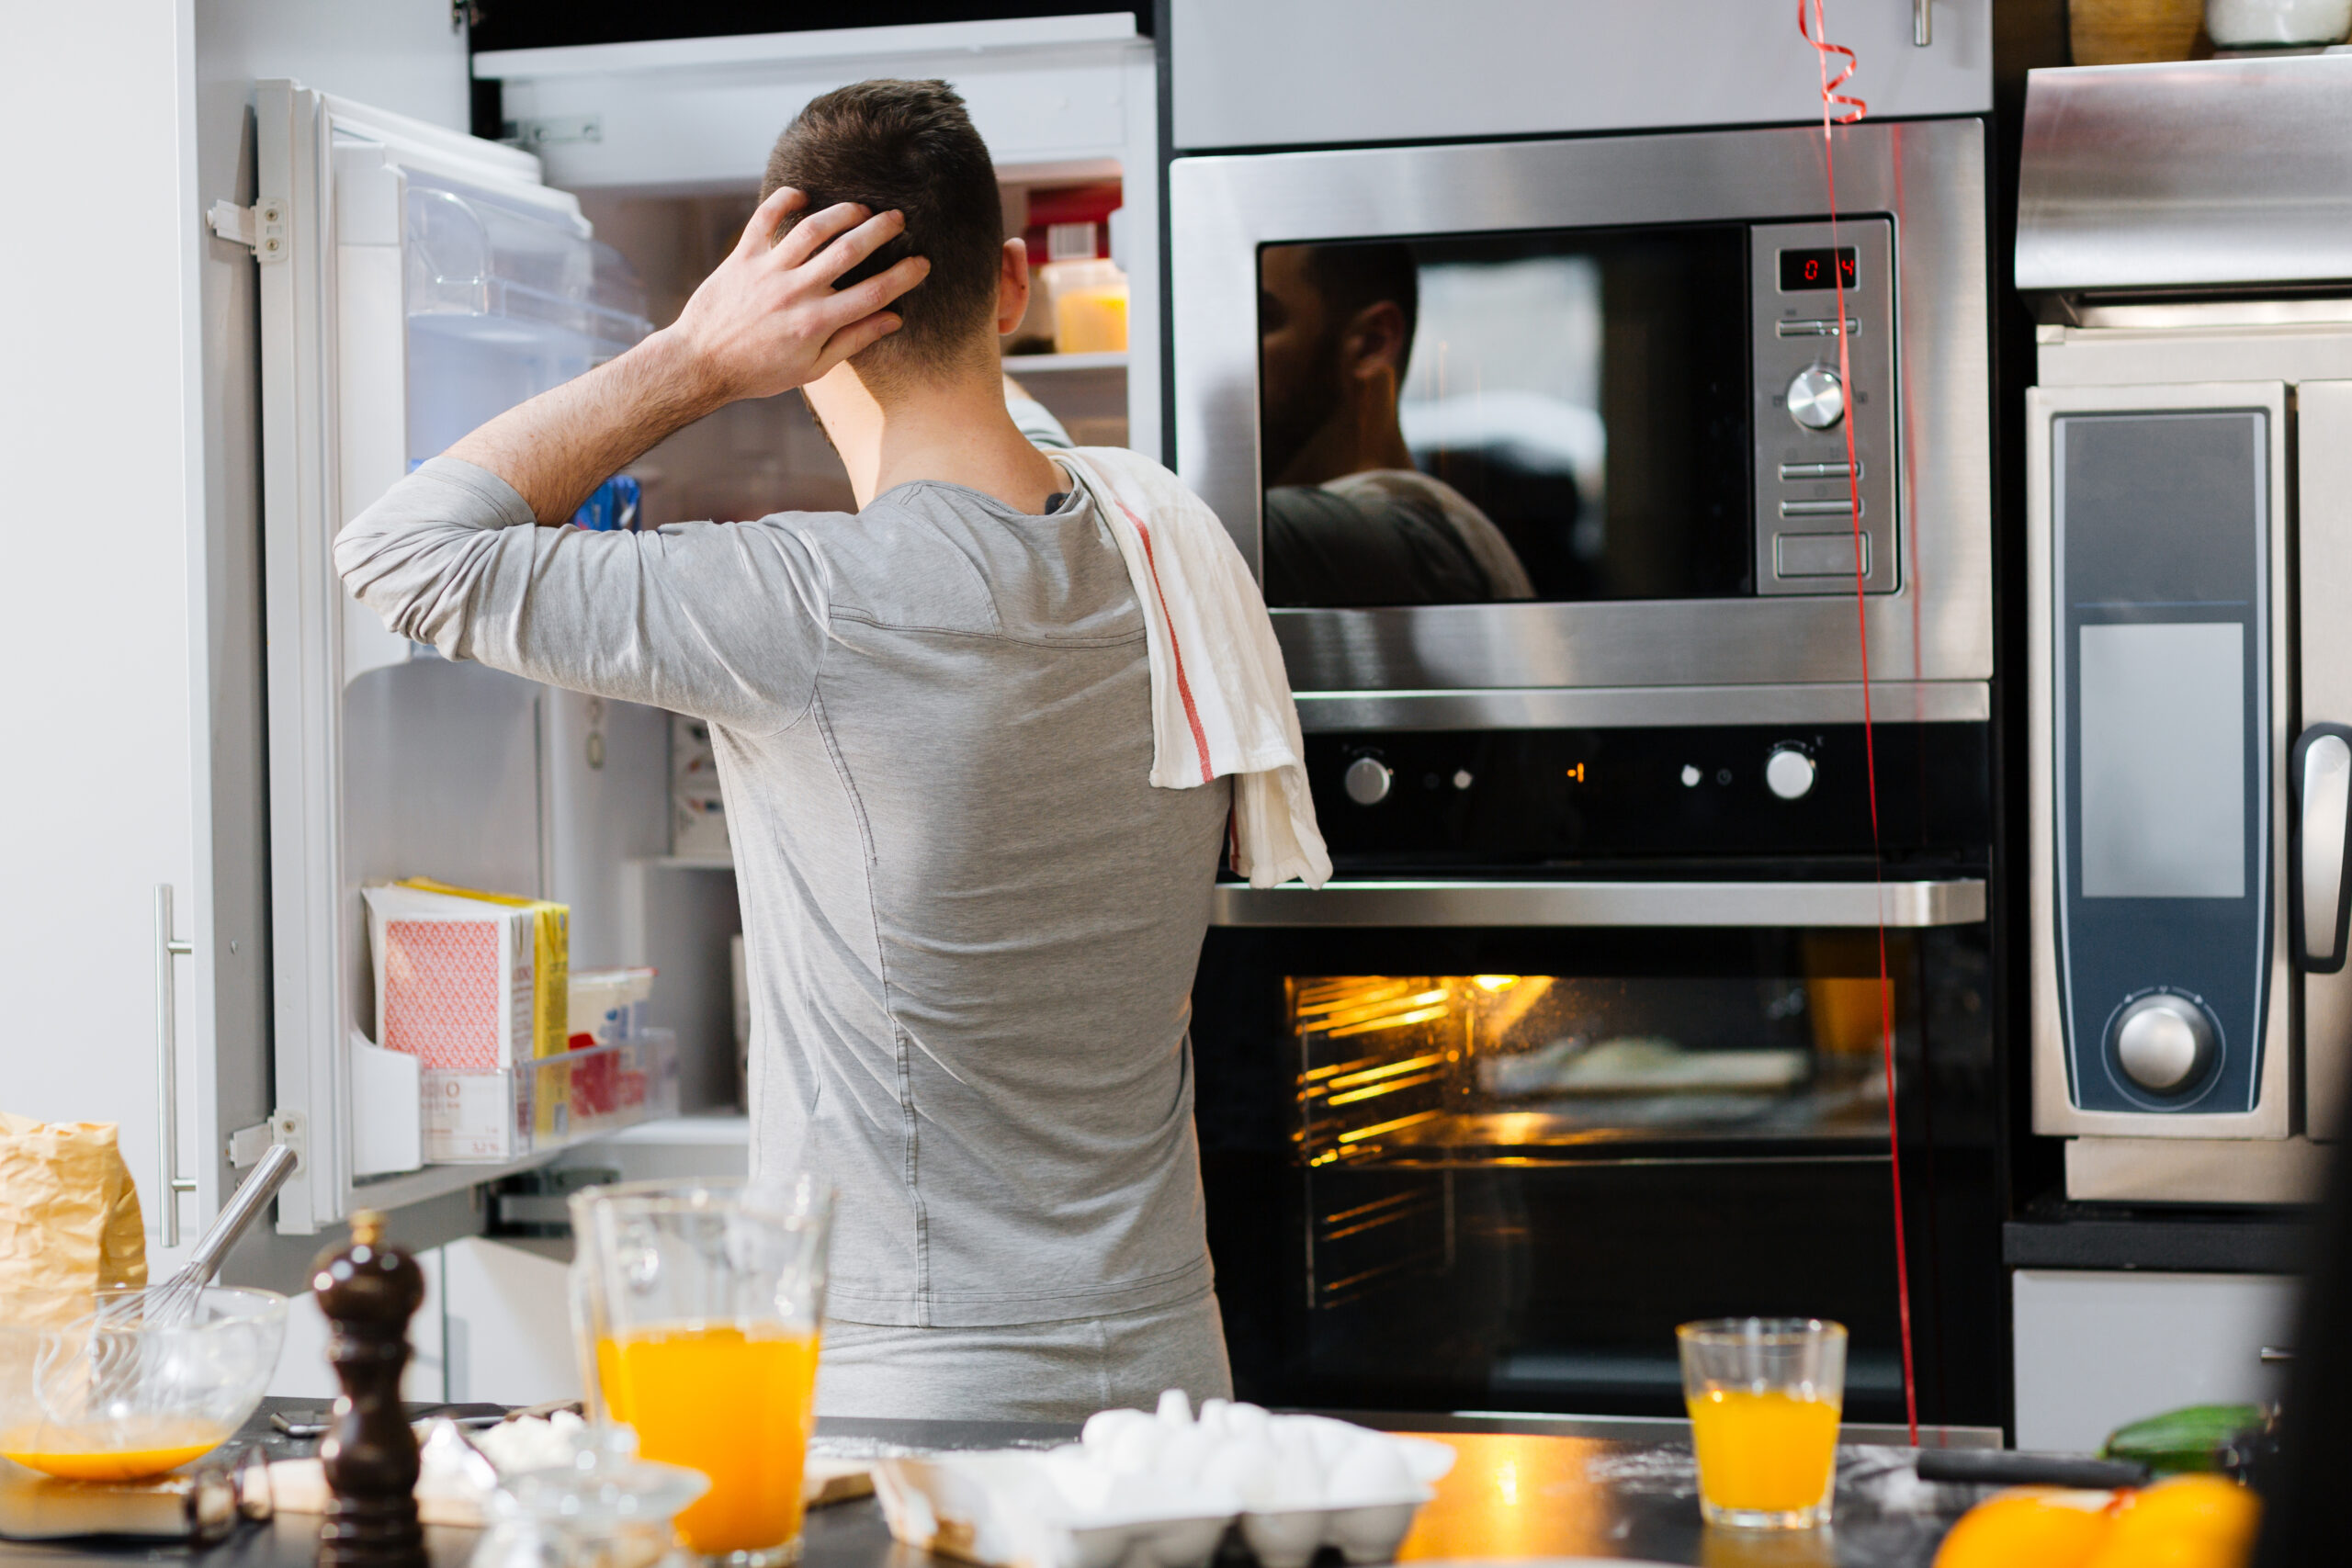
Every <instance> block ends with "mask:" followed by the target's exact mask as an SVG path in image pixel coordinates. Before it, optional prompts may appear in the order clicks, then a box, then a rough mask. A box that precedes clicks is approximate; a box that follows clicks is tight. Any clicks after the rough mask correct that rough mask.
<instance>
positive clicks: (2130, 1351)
mask: <svg viewBox="0 0 2352 1568" xmlns="http://www.w3.org/2000/svg"><path fill="white" fill-rule="evenodd" d="M2011 1285H2012V1290H2013V1292H2014V1294H2013V1305H2014V1313H2015V1315H2014V1322H2015V1324H2016V1333H2017V1339H2016V1372H2017V1446H2018V1448H2021V1449H2042V1450H2063V1451H2068V1452H2079V1453H2087V1452H2092V1451H2095V1450H2097V1449H2098V1446H2099V1444H2100V1443H2101V1442H2102V1441H2103V1440H2105V1438H2106V1437H2107V1435H2108V1434H2109V1432H2111V1431H2113V1430H2115V1428H2116V1427H2120V1426H2122V1425H2123V1424H2124V1423H2125V1422H2127V1421H2136V1420H2138V1419H2139V1418H2140V1417H2142V1416H2154V1415H2156V1414H2157V1413H2159V1412H2161V1411H2165V1410H2172V1409H2176V1408H2177V1407H2179V1406H2181V1405H2184V1404H2239V1403H2249V1404H2252V1403H2260V1402H2262V1401H2265V1400H2268V1399H2272V1398H2275V1397H2277V1395H2278V1368H2277V1367H2275V1366H2266V1365H2265V1364H2264V1363H2263V1361H2262V1359H2261V1353H2262V1350H2263V1348H2265V1347H2266V1346H2268V1347H2283V1346H2288V1345H2291V1344H2292V1342H2293V1340H2292V1335H2293V1332H2294V1324H2293V1317H2294V1310H2295V1298H2296V1291H2295V1282H2294V1281H2293V1280H2288V1279H2282V1278H2278V1277H2276V1276H2272V1275H2266V1274H2174V1273H2160V1272H2156V1271H2153V1270H2145V1271H2143V1270H2137V1269H2131V1270H2100V1269H2018V1270H2016V1271H2015V1273H2014V1274H2013V1275H2012V1276H2011Z"/></svg>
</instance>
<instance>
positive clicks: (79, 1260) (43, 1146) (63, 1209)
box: [0, 1111, 147, 1323]
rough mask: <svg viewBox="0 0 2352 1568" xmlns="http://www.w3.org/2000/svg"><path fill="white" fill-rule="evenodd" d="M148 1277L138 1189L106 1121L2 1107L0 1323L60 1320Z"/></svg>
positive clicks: (0, 1141) (74, 1314) (113, 1133)
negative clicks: (100, 1294)
mask: <svg viewBox="0 0 2352 1568" xmlns="http://www.w3.org/2000/svg"><path fill="white" fill-rule="evenodd" d="M146 1283H147V1233H146V1230H145V1228H144V1227H143V1226H142V1225H141V1222H140V1217H139V1190H138V1189H137V1188H136V1187H133V1186H132V1185H131V1184H130V1171H129V1170H127V1169H125V1168H124V1167H123V1163H122V1148H121V1146H120V1145H119V1143H118V1142H117V1141H116V1136H115V1127H114V1123H112V1122H36V1121H34V1120H33V1119H32V1118H31V1117H29V1116H12V1115H10V1114H8V1112H6V1111H0V1323H62V1322H66V1321H69V1320H71V1319H73V1318H75V1317H78V1316H80V1315H81V1314H84V1313H85V1312H87V1311H89V1310H90V1303H89V1293H90V1292H92V1291H99V1290H112V1289H115V1288H117V1287H119V1286H130V1287H132V1288H137V1287H139V1286H143V1285H144V1284H146Z"/></svg>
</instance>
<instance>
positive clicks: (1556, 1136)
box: [1193, 722, 2007, 1425]
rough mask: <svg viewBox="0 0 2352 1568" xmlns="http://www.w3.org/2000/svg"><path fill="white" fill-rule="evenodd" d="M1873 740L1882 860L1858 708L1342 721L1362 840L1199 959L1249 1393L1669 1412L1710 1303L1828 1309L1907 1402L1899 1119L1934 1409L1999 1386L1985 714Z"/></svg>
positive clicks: (1227, 1263) (1346, 778)
mask: <svg viewBox="0 0 2352 1568" xmlns="http://www.w3.org/2000/svg"><path fill="white" fill-rule="evenodd" d="M1875 741H1876V750H1877V753H1878V764H1879V769H1880V779H1881V802H1880V805H1881V812H1880V827H1881V834H1882V840H1883V874H1882V871H1881V870H1880V869H1874V864H1875V863H1874V862H1873V858H1872V854H1871V829H1870V818H1869V814H1868V809H1867V805H1866V802H1865V801H1864V799H1863V784H1862V783H1861V780H1862V778H1863V776H1864V766H1863V758H1862V754H1861V752H1862V745H1863V739H1862V736H1861V734H1860V727H1858V726H1849V725H1815V726H1804V725H1785V724H1769V723H1768V724H1757V725H1743V726H1728V727H1708V728H1686V727H1673V726H1667V727H1638V726H1630V727H1615V728H1450V729H1439V728H1430V729H1418V730H1407V729H1397V728H1383V729H1374V730H1360V731H1348V732H1318V733H1316V734H1312V735H1310V736H1309V737H1308V738H1307V750H1308V758H1307V762H1308V772H1309V774H1310V777H1311V779H1312V781H1313V784H1314V788H1315V794H1316V798H1317V811H1318V813H1319V815H1320V818H1321V821H1322V825H1323V829H1324V832H1325V834H1326V836H1327V837H1328V839H1329V841H1330V844H1331V848H1332V853H1333V860H1334V863H1335V865H1336V866H1337V868H1338V874H1337V875H1336V876H1335V877H1334V879H1333V881H1332V883H1331V884H1330V885H1329V886H1327V887H1325V888H1323V889H1321V890H1317V891H1310V890H1308V889H1306V888H1304V887H1301V886H1295V885H1293V886H1283V887H1276V888H1264V889H1253V888H1250V887H1249V886H1244V885H1240V884H1231V883H1228V884H1224V885H1221V886H1219V888H1218V890H1217V903H1216V917H1215V923H1214V924H1213V926H1212V928H1211V930H1210V931H1209V935H1208V940H1207V942H1206V944H1205V947H1204V953H1203V958H1202V964H1201V970H1200V976H1199V978H1198V981H1197V983H1196V985H1195V987H1194V993H1193V1007H1194V1017H1193V1050H1194V1054H1195V1061H1196V1064H1197V1067H1198V1092H1197V1099H1196V1108H1197V1109H1196V1114H1197V1120H1198V1124H1199V1129H1200V1134H1201V1140H1202V1163H1203V1170H1204V1180H1205V1183H1206V1190H1207V1206H1208V1218H1209V1225H1210V1235H1211V1247H1212V1249H1213V1251H1214V1253H1215V1259H1216V1278H1217V1290H1218V1294H1219V1298H1220V1300H1221V1302H1222V1303H1223V1307H1224V1312H1225V1318H1226V1325H1227V1340H1228V1345H1229V1347H1230V1348H1231V1352H1232V1355H1233V1360H1234V1369H1235V1377H1236V1381H1237V1384H1238V1387H1239V1388H1240V1389H1241V1391H1242V1392H1243V1393H1245V1394H1246V1395H1248V1396H1250V1397H1255V1398H1258V1399H1261V1400H1266V1401H1270V1402H1276V1403H1290V1404H1317V1405H1324V1406H1330V1405H1343V1406H1354V1407H1356V1408H1383V1407H1385V1408H1398V1409H1417V1408H1418V1409H1431V1408H1435V1409H1452V1410H1463V1409H1513V1410H1554V1411H1561V1410H1567V1411H1605V1412H1616V1413H1624V1414H1657V1415H1664V1414H1672V1413H1676V1412H1679V1409H1680V1398H1681V1394H1680V1383H1679V1373H1678V1371H1677V1369H1676V1359H1675V1348H1674V1333H1673V1330H1674V1325H1676V1324H1677V1323H1679V1322H1682V1321H1686V1320H1688V1319H1691V1318H1694V1317H1702V1316H1709V1315H1720V1314H1747V1313H1762V1314H1812V1315H1820V1316H1825V1317H1831V1318H1835V1319H1837V1320H1838V1321H1840V1322H1843V1323H1845V1324H1846V1325H1848V1326H1849V1329H1850V1330H1851V1331H1852V1334H1853V1353H1852V1357H1851V1359H1850V1362H1849V1368H1850V1370H1849V1374H1848V1404H1847V1407H1846V1408H1847V1410H1848V1413H1849V1416H1853V1417H1854V1418H1857V1419H1900V1418H1901V1416H1902V1415H1903V1409H1904V1401H1903V1372H1902V1342H1901V1325H1900V1322H1899V1317H1898V1291H1897V1287H1896V1281H1897V1269H1896V1265H1895V1226H1894V1214H1895V1210H1894V1191H1895V1184H1894V1171H1893V1168H1892V1163H1893V1159H1892V1156H1894V1153H1895V1152H1896V1151H1897V1150H1899V1151H1900V1153H1901V1156H1902V1157H1903V1162H1904V1182H1903V1192H1904V1214H1905V1222H1906V1227H1907V1240H1908V1244H1909V1276H1908V1278H1909V1285H1910V1300H1911V1305H1912V1312H1913V1338H1914V1347H1915V1352H1916V1360H1917V1388H1918V1392H1919V1394H1920V1414H1921V1417H1922V1419H1925V1420H1928V1421H1934V1422H1961V1423H1971V1422H1974V1423H1986V1424H1996V1425H1997V1424H1998V1423H1999V1422H2000V1421H2001V1420H2002V1418H2003V1413H2002V1397H2001V1394H2002V1390H2003V1388H2004V1387H2005V1385H2006V1377H2005V1375H2004V1371H2005V1367H2006V1354H2007V1348H2006V1346H2007V1335H2006V1321H2007V1320H2006V1313H2005V1310H2004V1306H2003V1300H2002V1296H2001V1286H2000V1279H2001V1275H2000V1268H1999V1235H1998V1229H1999V1226H1998V1220H1999V1215H2000V1213H2001V1195H2000V1191H1999V1183H1998V1158H1997V1147H1998V1143H1999V1130H1998V1121H1999V1110H1998V1108H1999V1106H2000V1104H2001V1103H2002V1098H2001V1097H2002V1070H2001V1064H2000V1062H1999V1061H1998V1060H1997V1058H1996V1052H1995V1049H1994V1021H1993V1020H1994V1014H1995V1008H1994V1005H1993V991H1992V976H1991V974H1990V970H1989V955H1988V951H1987V942H1988V936H1987V933H1988V930H1989V928H1988V925H1987V922H1986V902H1985V874H1986V869H1987V867H1986V851H1985V846H1986V842H1987V829H1986V821H1987V813H1988V810H1989V807H1988V798H1989V764H1988V758H1987V755H1986V745H1987V733H1986V728H1985V726H1984V725H1982V724H1977V723H1968V722H1960V723H1950V722H1930V723H1901V724H1885V725H1881V726H1880V727H1879V728H1878V729H1877V732H1876V735H1875ZM1800 776H1803V777H1804V778H1806V779H1810V780H1816V781H1818V782H1817V784H1815V787H1813V788H1811V789H1806V790H1798V789H1796V788H1794V784H1795V783H1796V782H1797V780H1798V779H1799V777H1800ZM1882 923H1883V928H1884V936H1885V941H1886V950H1885V957H1886V963H1887V968H1888V973H1889V976H1890V986H1891V990H1890V993H1889V998H1888V1000H1889V1005H1890V1007H1891V1011H1892V1014H1893V1020H1894V1057H1895V1063H1894V1079H1895V1085H1896V1089H1895V1101H1896V1102H1895V1106H1894V1116H1893V1117H1892V1118H1890V1116H1889V1113H1888V1105H1887V1100H1886V1082H1887V1080H1886V1076H1885V1069H1884V1065H1883V1060H1882V1039H1883V1035H1882V1012H1881V993H1880V991H1879V986H1878V975H1879V964H1880V953H1879V942H1880V937H1881V928H1882ZM1891 1122H1892V1124H1893V1127H1894V1134H1893V1136H1892V1138H1891V1135H1890V1123H1891Z"/></svg>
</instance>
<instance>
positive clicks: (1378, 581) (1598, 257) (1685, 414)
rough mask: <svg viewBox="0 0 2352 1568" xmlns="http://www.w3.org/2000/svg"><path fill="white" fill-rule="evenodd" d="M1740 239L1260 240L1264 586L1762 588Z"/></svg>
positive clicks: (1496, 593) (1440, 592) (1442, 593)
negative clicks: (1757, 577)
mask: <svg viewBox="0 0 2352 1568" xmlns="http://www.w3.org/2000/svg"><path fill="white" fill-rule="evenodd" d="M1748 251H1749V246H1748V234H1747V230H1746V229H1744V228H1740V227H1736V226H1705V227H1694V228H1687V229H1670V230H1643V231H1589V230H1580V231H1561V232H1538V233H1532V234H1529V233H1516V234H1507V235H1488V236H1476V237H1459V236H1449V237H1445V238H1440V239H1424V240H1401V241H1388V240H1383V241H1347V242H1336V243H1316V244H1290V245H1272V246H1268V247H1265V248H1264V249H1263V250H1261V253H1260V255H1259V286H1260V287H1259V322H1258V326H1259V375H1260V381H1259V389H1260V398H1259V408H1260V419H1261V428H1260V441H1261V446H1260V457H1261V467H1260V472H1261V480H1262V484H1263V489H1264V510H1263V518H1264V529H1265V533H1264V573H1265V589H1266V597H1267V601H1268V602H1269V603H1270V604H1274V605H1277V606H1291V607H1300V606H1350V607H1352V606H1373V605H1387V604H1483V603H1491V602H1498V601H1510V600H1544V601H1553V602H1579V601H1594V600H1618V599H1622V600H1662V599H1708V598H1728V597H1735V596H1739V595H1745V594H1747V593H1751V592H1754V590H1755V582H1754V577H1755V570H1756V549H1755V542H1754V529H1753V524H1752V521H1751V519H1752V516H1753V502H1752V497H1751V489H1750V487H1751V480H1752V475H1753V455H1752V449H1753V438H1752V434H1751V427H1750V424H1749V417H1750V412H1749V411H1750V408H1751V406H1752V400H1751V397H1750V381H1751V377H1750V373H1749V364H1748V359H1749V346H1748V339H1749V335H1750V334H1749V327H1748V319H1747V316H1748V301H1749V295H1750V289H1749V286H1748V275H1747V274H1748V265H1749V263H1748ZM1824 262H1825V265H1826V257H1825V258H1824Z"/></svg>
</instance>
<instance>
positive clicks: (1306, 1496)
mask: <svg viewBox="0 0 2352 1568" xmlns="http://www.w3.org/2000/svg"><path fill="white" fill-rule="evenodd" d="M1284 1436H1285V1434H1284V1433H1283V1431H1282V1429H1281V1428H1279V1427H1277V1428H1276V1429H1275V1438H1274V1484H1273V1489H1272V1490H1273V1500H1272V1504H1271V1506H1272V1507H1276V1508H1311V1507H1313V1506H1315V1505H1316V1504H1317V1503H1319V1502H1321V1501H1322V1500H1323V1493H1324V1485H1323V1467H1322V1465H1320V1464H1319V1463H1317V1461H1316V1458H1315V1445H1314V1443H1313V1442H1312V1441H1311V1440H1309V1439H1308V1438H1306V1434H1305V1433H1303V1432H1302V1433H1298V1434H1297V1435H1296V1436H1294V1437H1291V1438H1290V1439H1289V1440H1288V1441H1284V1440H1283V1438H1284Z"/></svg>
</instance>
